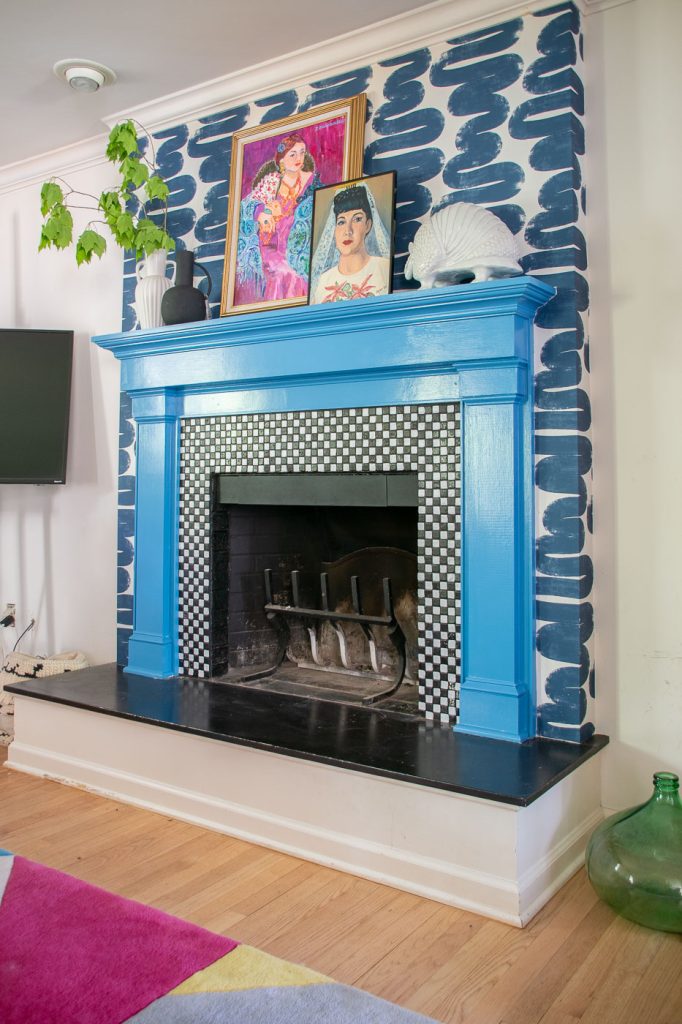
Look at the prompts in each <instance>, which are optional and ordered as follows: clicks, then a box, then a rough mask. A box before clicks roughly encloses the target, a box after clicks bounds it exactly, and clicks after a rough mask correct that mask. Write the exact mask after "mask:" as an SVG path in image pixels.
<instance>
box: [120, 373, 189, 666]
mask: <svg viewBox="0 0 682 1024" xmlns="http://www.w3.org/2000/svg"><path fill="white" fill-rule="evenodd" d="M181 408H182V398H181V397H180V396H179V395H178V394H177V393H176V392H175V391H173V390H167V391H166V390H159V391H157V392H146V393H144V394H136V395H134V396H133V416H134V417H135V420H136V422H137V478H136V494H135V616H134V620H133V632H132V635H131V637H130V644H129V648H128V665H127V667H126V671H127V672H134V673H136V674H137V675H142V676H151V677H152V678H157V679H158V678H163V677H165V676H172V675H175V673H176V672H177V670H178V649H177V604H178V599H177V591H178V584H177V578H178V571H177V565H178V555H177V516H178V456H179V443H178V432H179V416H180V411H181Z"/></svg>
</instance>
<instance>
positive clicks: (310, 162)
mask: <svg viewBox="0 0 682 1024" xmlns="http://www.w3.org/2000/svg"><path fill="white" fill-rule="evenodd" d="M364 125H365V96H364V95H361V96H354V97H352V98H351V99H348V100H340V101H337V102H334V103H326V104H325V105H324V106H320V107H315V108H313V109H311V110H308V111H306V112H305V113H303V114H295V115H294V116H292V117H287V118H283V119H282V120H280V121H271V122H269V123H268V124H264V125H258V126H257V127H255V128H248V129H245V130H244V131H241V132H235V134H234V136H233V138H232V164H231V172H230V195H229V208H228V215H227V238H226V246H225V271H224V276H223V290H222V304H221V309H220V312H221V315H222V316H227V315H231V314H234V313H253V312H256V311H259V310H266V309H279V308H280V307H286V306H298V305H303V304H305V302H306V301H307V296H308V280H309V276H310V233H311V226H312V214H313V196H314V194H315V190H316V189H318V188H320V187H321V186H323V185H331V184H334V183H335V182H338V181H344V180H346V179H347V178H350V177H353V176H356V175H359V174H361V173H362V155H363V136H364Z"/></svg>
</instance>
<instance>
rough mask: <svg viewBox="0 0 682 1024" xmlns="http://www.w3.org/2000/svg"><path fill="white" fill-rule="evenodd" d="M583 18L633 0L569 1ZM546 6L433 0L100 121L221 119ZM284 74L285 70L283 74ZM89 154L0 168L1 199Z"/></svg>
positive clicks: (94, 146) (90, 142)
mask: <svg viewBox="0 0 682 1024" xmlns="http://www.w3.org/2000/svg"><path fill="white" fill-rule="evenodd" d="M574 2H575V3H576V6H577V7H578V8H579V9H580V10H581V11H582V12H583V13H585V12H589V11H590V10H591V9H592V8H595V9H596V10H600V9H601V8H602V7H603V6H611V5H613V4H616V3H630V2H632V0H574ZM547 5H548V0H436V2H435V3H432V4H428V5H426V6H425V7H419V8H417V9H416V10H414V11H409V12H407V13H405V14H399V15H396V16H395V17H393V18H387V19H385V20H384V21H380V22H376V23H375V24H374V25H369V26H367V27H366V28H361V29H355V30H354V31H352V32H346V33H345V34H344V35H341V36H337V37H336V38H334V39H329V40H327V41H325V42H321V43H318V44H315V45H313V46H308V47H305V48H303V49H301V50H297V51H294V52H293V53H289V54H283V55H281V56H279V57H276V58H273V59H272V60H268V61H264V62H263V63H262V64H256V65H253V66H251V67H248V68H243V69H241V70H239V71H234V72H231V73H230V74H229V75H223V76H222V77H220V78H214V79H212V80H211V81H208V82H202V83H201V84H199V85H196V86H192V87H191V88H189V89H182V90H180V91H178V92H175V93H171V94H170V95H167V96H162V97H160V98H159V99H157V100H153V101H151V102H149V103H142V104H140V105H139V106H135V107H129V108H127V109H125V110H120V111H117V112H115V113H112V114H109V115H107V116H105V117H104V118H103V119H102V120H103V121H104V123H105V124H106V125H107V127H108V128H109V129H110V128H111V127H112V126H113V125H114V124H116V123H117V122H118V121H121V120H123V119H125V118H128V117H133V118H135V119H136V120H138V121H140V122H141V123H142V124H143V125H144V126H145V128H147V129H148V130H149V131H157V130H159V129H161V128H166V127H173V126H175V125H177V124H183V123H185V122H186V121H190V120H192V119H194V118H198V117H206V116H208V115H210V114H215V113H219V112H220V111H221V110H225V109H226V108H227V107H230V106H232V105H234V104H237V103H244V102H247V101H251V100H254V99H258V97H260V96H265V95H267V94H268V93H274V92H278V91H281V90H282V89H290V88H300V87H302V86H305V85H307V84H308V83H309V82H311V81H314V80H315V79H317V78H323V77H328V76H329V75H334V74H339V73H341V72H342V71H344V70H352V69H353V68H355V67H360V66H362V65H364V64H368V63H376V62H377V61H380V60H384V59H385V58H387V57H392V56H395V55H396V54H400V53H403V52H405V51H406V50H408V49H414V48H415V47H422V46H431V45H434V44H435V43H440V42H443V41H444V40H446V39H448V38H451V37H452V36H453V35H457V34H459V33H461V32H463V31H467V32H469V31H472V30H474V29H476V28H481V27H483V26H485V25H490V24H495V23H496V22H498V21H502V20H506V19H508V18H512V17H519V16H523V15H526V14H532V13H533V11H537V10H541V9H542V8H544V7H547ZM283 68H286V71H285V72H283V70H282V69H283ZM95 151H96V152H97V154H99V156H100V158H101V159H103V152H104V146H103V136H97V137H95V138H92V139H86V140H84V141H83V142H79V143H75V144H74V145H72V146H65V147H63V148H61V149H55V150H52V151H51V152H49V153H43V154H41V155H40V156H37V157H32V158H31V159H29V160H24V161H19V162H18V163H14V164H9V165H7V166H6V167H0V195H2V194H3V193H4V192H8V191H13V190H14V189H16V188H21V187H27V186H29V185H32V184H35V183H36V182H42V181H44V180H45V179H46V178H49V177H50V176H51V175H53V174H57V173H69V172H73V170H75V169H80V168H82V167H87V166H89V163H90V162H99V161H98V160H96V159H95Z"/></svg>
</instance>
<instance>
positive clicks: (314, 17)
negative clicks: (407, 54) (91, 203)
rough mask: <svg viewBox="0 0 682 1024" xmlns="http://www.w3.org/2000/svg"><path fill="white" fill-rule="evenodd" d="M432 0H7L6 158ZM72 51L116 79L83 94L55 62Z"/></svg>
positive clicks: (0, 115)
mask: <svg viewBox="0 0 682 1024" xmlns="http://www.w3.org/2000/svg"><path fill="white" fill-rule="evenodd" d="M423 6H427V3H426V2H425V0H371V3H370V2H368V0H343V2H342V3H332V2H330V0H295V2H293V0H279V2H276V0H257V3H255V4H254V3H248V2H247V3H244V4H243V6H242V4H240V3H237V2H236V0H201V2H197V0H164V2H163V4H161V3H160V2H159V0H152V2H149V0H115V2H114V3H112V4H100V3H97V2H92V0H90V2H89V3H86V2H84V0H23V2H22V3H10V2H9V0H5V2H3V3H2V17H1V19H0V24H1V32H0V123H1V124H2V126H3V133H2V134H3V138H2V144H1V145H0V166H6V165H7V164H11V163H14V162H15V161H20V160H25V159H28V158H29V157H33V156H36V155H38V154H41V153H46V152H49V151H50V150H53V149H57V148H59V147H61V146H65V145H69V144H71V143H74V142H78V141H80V140H82V139H86V138H90V137H91V136H94V135H99V134H101V133H102V132H103V131H105V130H106V129H105V125H104V124H103V122H102V118H103V117H106V116H107V115H110V114H112V113H116V112H118V111H125V110H127V109H129V108H131V107H134V106H137V105H138V104H142V103H148V102H150V101H152V100H156V99H159V98H160V97H162V96H166V95H168V94H169V93H173V92H177V91H178V90H181V89H186V88H189V87H190V86H195V85H198V84H200V83H202V82H206V81H210V80H211V79H213V78H220V77H222V76H223V75H227V74H230V73H232V72H235V71H239V70H240V69H243V68H248V67H250V66H252V65H254V64H260V63H262V62H263V61H267V60H271V59H273V58H276V57H278V56H280V55H282V54H289V53H292V52H294V51H295V50H299V49H302V48H304V47H308V46H312V45H315V44H316V43H320V42H322V41H326V40H329V39H334V38H336V37H337V36H338V35H341V34H344V33H347V32H350V31H353V30H355V29H361V28H363V27H365V26H366V25H370V24H373V23H375V22H378V21H383V20H384V19H385V18H390V17H393V16H395V15H399V14H403V13H405V12H408V11H412V10H414V9H415V8H419V7H423ZM70 57H79V58H89V59H90V60H94V61H97V62H99V63H101V64H105V65H107V66H108V67H110V68H112V69H113V70H114V71H115V72H116V74H117V76H118V81H117V82H116V83H115V84H114V85H111V86H106V87H104V88H102V89H100V91H99V92H97V93H77V92H74V90H72V89H70V88H69V87H68V86H67V85H66V84H65V83H64V82H63V81H60V80H59V79H58V78H57V77H56V76H55V75H54V74H53V73H52V67H53V65H54V64H55V62H56V61H58V60H63V59H65V58H70Z"/></svg>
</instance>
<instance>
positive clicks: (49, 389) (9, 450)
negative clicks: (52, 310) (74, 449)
mask: <svg viewBox="0 0 682 1024" xmlns="http://www.w3.org/2000/svg"><path fill="white" fill-rule="evenodd" d="M72 362H73V331H33V330H19V329H17V330H12V329H0V483H3V484H63V483H65V482H66V451H67V445H68V440H69V410H70V404H71V365H72Z"/></svg>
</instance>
